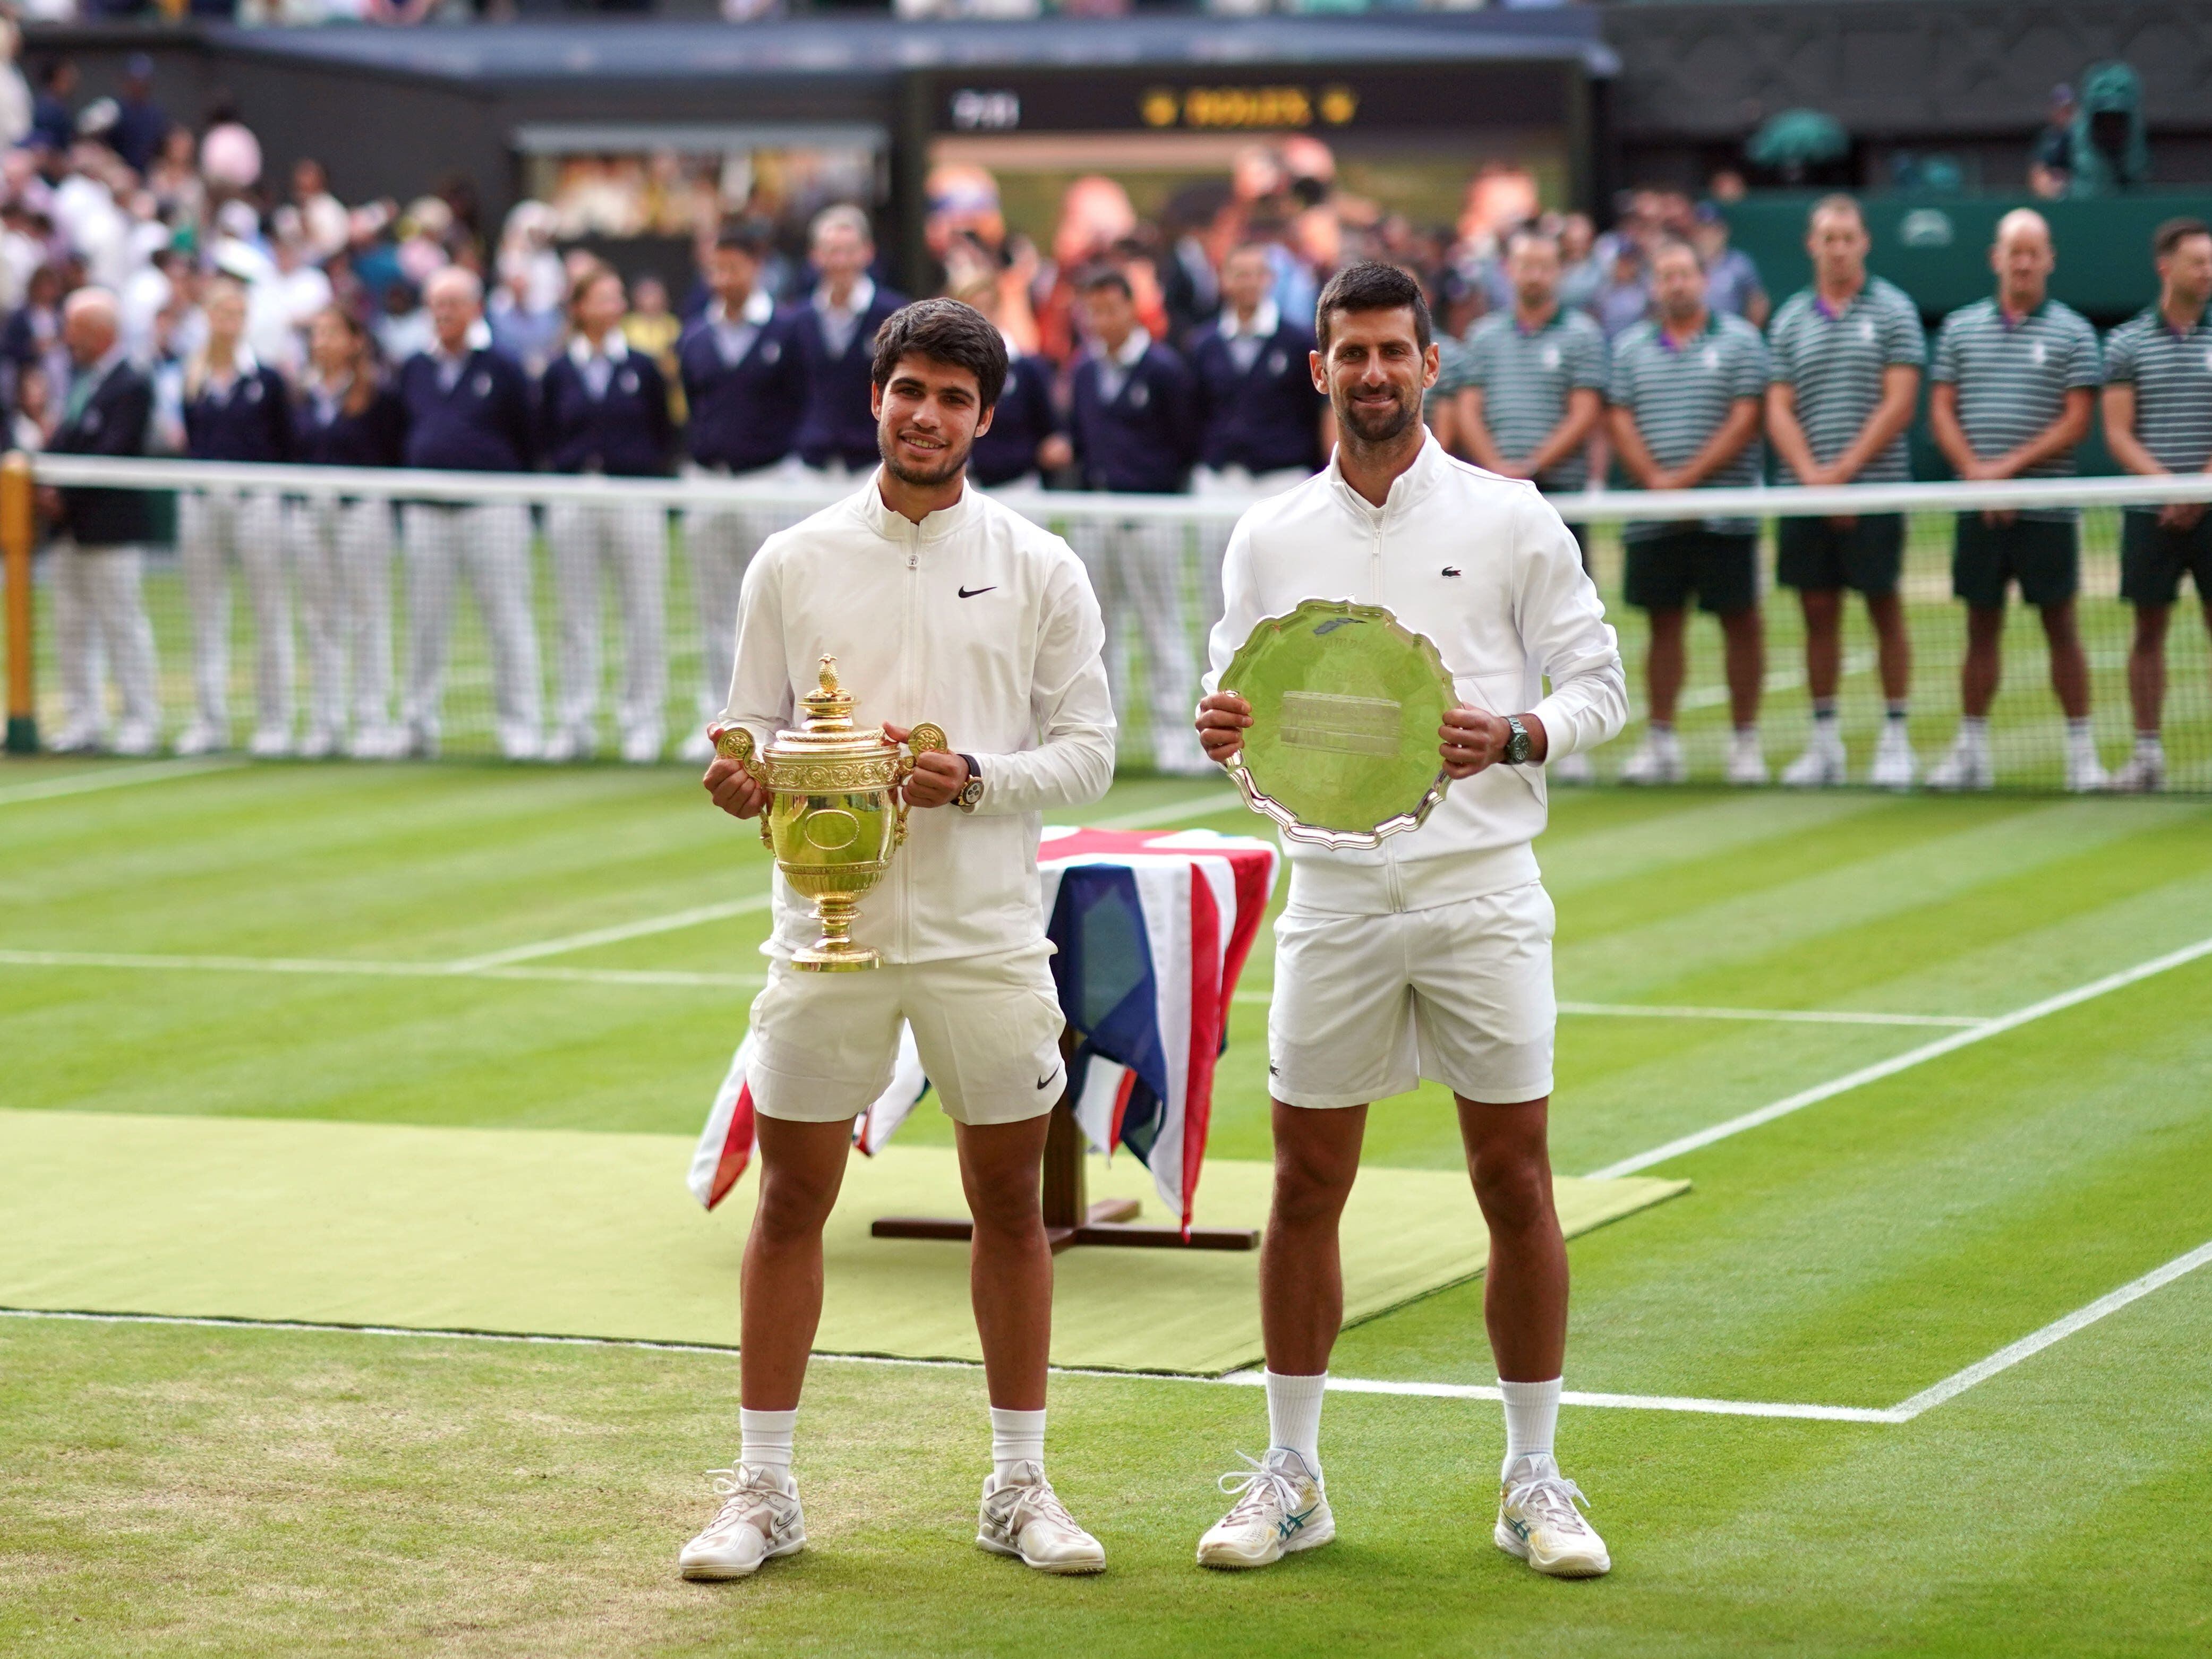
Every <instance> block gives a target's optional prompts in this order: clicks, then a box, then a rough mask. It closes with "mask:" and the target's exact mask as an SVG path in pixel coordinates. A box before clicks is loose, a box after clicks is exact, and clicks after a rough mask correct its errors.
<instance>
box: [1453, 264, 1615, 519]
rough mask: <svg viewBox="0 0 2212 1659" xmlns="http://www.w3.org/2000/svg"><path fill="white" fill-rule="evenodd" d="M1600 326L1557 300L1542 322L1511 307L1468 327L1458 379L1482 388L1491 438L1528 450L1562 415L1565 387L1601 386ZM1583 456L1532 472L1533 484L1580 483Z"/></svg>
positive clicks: (1584, 473) (1513, 450) (1513, 449)
mask: <svg viewBox="0 0 2212 1659" xmlns="http://www.w3.org/2000/svg"><path fill="white" fill-rule="evenodd" d="M1607 356H1608V354H1607V350H1606V345H1605V331H1604V330H1602V329H1601V328H1600V327H1599V326H1598V325H1596V324H1595V323H1594V322H1592V321H1591V320H1590V319H1589V318H1588V317H1585V316H1584V315H1583V313H1581V312H1579V311H1569V310H1568V309H1567V308H1566V307H1564V306H1562V307H1559V309H1558V310H1556V311H1554V312H1553V313H1552V319H1551V320H1550V321H1549V322H1547V323H1546V324H1545V325H1543V327H1541V328H1537V329H1527V328H1523V327H1522V326H1521V321H1520V319H1518V318H1517V317H1516V316H1515V315H1514V314H1513V313H1511V312H1510V311H1494V312H1492V313H1491V314H1490V315H1489V316H1487V317H1485V318H1484V319H1482V320H1481V321H1480V322H1479V323H1477V324H1476V325H1474V327H1473V328H1471V329H1469V330H1468V336H1467V342H1466V344H1465V347H1464V349H1462V354H1461V360H1460V384H1461V385H1462V386H1479V387H1480V388H1481V390H1482V423H1483V424H1484V425H1485V426H1486V427H1488V428H1490V436H1491V441H1492V442H1494V443H1495V444H1496V445H1497V446H1498V449H1499V451H1500V452H1501V453H1504V454H1506V455H1508V456H1510V457H1513V458H1514V459H1520V458H1521V457H1522V456H1526V455H1529V454H1533V453H1534V452H1535V449H1536V446H1537V445H1539V444H1541V443H1542V442H1543V441H1544V440H1545V439H1547V438H1548V437H1550V436H1551V435H1552V433H1553V429H1554V428H1556V427H1558V425H1559V422H1561V421H1563V420H1565V419H1566V417H1567V394H1568V393H1569V392H1573V391H1576V390H1577V389H1578V388H1581V387H1584V386H1587V387H1589V389H1590V390H1592V391H1594V392H1598V393H1600V394H1602V393H1603V392H1604V391H1605V389H1606V377H1607V368H1608V365H1607V361H1606V359H1607ZM1588 482H1589V461H1588V460H1587V459H1586V458H1585V457H1584V456H1583V454H1582V453H1581V452H1579V451H1577V453H1574V454H1572V455H1570V456H1568V457H1566V458H1565V459H1564V460H1562V461H1560V462H1559V465H1557V466H1554V467H1553V468H1552V470H1551V471H1548V472H1547V473H1545V474H1544V476H1543V477H1541V478H1539V479H1537V480H1536V487H1537V488H1538V489H1545V490H1556V489H1582V488H1583V485H1584V484H1585V483H1588Z"/></svg>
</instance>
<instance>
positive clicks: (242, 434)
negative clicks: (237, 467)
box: [185, 364, 292, 461]
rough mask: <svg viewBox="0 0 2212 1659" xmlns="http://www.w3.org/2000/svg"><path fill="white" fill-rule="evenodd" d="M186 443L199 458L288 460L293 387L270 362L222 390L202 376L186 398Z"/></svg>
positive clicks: (243, 375) (201, 459) (196, 457)
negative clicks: (192, 393) (194, 392)
mask: <svg viewBox="0 0 2212 1659" xmlns="http://www.w3.org/2000/svg"><path fill="white" fill-rule="evenodd" d="M185 451H186V453H189V454H190V455H191V458H192V459H194V460H196V461H289V460H290V459H292V392H291V388H290V387H289V386H286V385H285V384H284V377H283V375H281V374H278V373H277V372H276V370H275V369H273V368H269V367H268V366H267V365H266V364H264V365H261V366H259V367H257V368H255V369H254V371H253V373H252V374H240V375H239V376H237V377H236V378H235V379H234V380H232V381H231V383H230V385H229V386H228V387H227V388H225V389H224V390H222V391H221V392H218V391H216V388H215V386H214V384H213V383H212V382H210V381H202V382H201V384H200V389H199V392H198V393H197V395H196V396H193V397H190V398H185Z"/></svg>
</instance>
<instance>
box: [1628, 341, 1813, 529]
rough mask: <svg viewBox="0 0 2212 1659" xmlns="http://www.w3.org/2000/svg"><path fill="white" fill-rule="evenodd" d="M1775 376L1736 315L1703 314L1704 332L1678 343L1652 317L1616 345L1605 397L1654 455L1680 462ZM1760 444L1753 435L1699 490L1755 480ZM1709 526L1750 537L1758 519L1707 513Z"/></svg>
mask: <svg viewBox="0 0 2212 1659" xmlns="http://www.w3.org/2000/svg"><path fill="white" fill-rule="evenodd" d="M1771 378H1772V375H1771V372H1770V370H1769V368H1768V359H1767V355H1766V342H1765V341H1764V340H1762V339H1760V338H1759V331H1758V330H1757V329H1755V328H1753V326H1752V325H1750V324H1749V323H1747V322H1746V321H1744V319H1742V318H1741V317H1731V316H1727V315H1723V313H1719V312H1713V313H1709V314H1708V316H1707V318H1706V319H1705V329H1704V331H1702V332H1700V333H1699V334H1695V335H1692V337H1690V338H1689V339H1687V340H1686V341H1684V342H1683V343H1681V344H1680V345H1676V344H1675V343H1674V342H1673V341H1672V340H1670V339H1668V337H1667V333H1666V331H1665V330H1664V329H1662V327H1661V326H1660V325H1659V324H1658V323H1656V322H1642V323H1638V324H1637V325H1634V326H1633V327H1632V328H1631V329H1629V330H1628V331H1627V332H1626V333H1625V334H1623V335H1622V336H1621V337H1620V340H1619V341H1618V342H1617V343H1615V344H1614V346H1613V374H1612V377H1611V380H1610V382H1609V384H1608V386H1607V393H1606V396H1607V401H1608V402H1610V403H1611V404H1613V406H1614V407H1615V408H1617V409H1625V410H1627V411H1628V414H1629V417H1630V418H1631V419H1632V420H1633V421H1634V422H1636V430H1637V432H1638V435H1641V436H1642V438H1643V440H1644V447H1645V448H1647V449H1649V450H1650V452H1651V459H1653V460H1655V461H1656V462H1658V463H1659V465H1662V466H1665V467H1675V466H1680V465H1682V464H1683V463H1684V462H1685V461H1686V460H1688V459H1690V458H1691V457H1692V455H1695V454H1696V453H1698V452H1699V450H1700V449H1703V448H1704V447H1705V441H1706V440H1707V439H1709V438H1711V436H1712V435H1713V434H1714V433H1716V432H1717V431H1718V430H1720V428H1721V426H1722V424H1723V422H1726V421H1727V419H1728V417H1729V411H1730V410H1733V409H1734V408H1735V405H1736V404H1737V403H1738V401H1739V400H1741V399H1742V398H1760V397H1764V396H1765V392H1766V384H1767V382H1768V380H1771ZM1759 460H1760V447H1759V439H1758V438H1757V437H1756V436H1753V439H1752V440H1751V441H1750V442H1749V443H1747V444H1746V445H1745V446H1744V447H1743V448H1742V449H1741V451H1740V452H1738V453H1737V455H1736V457H1735V459H1734V460H1732V461H1730V462H1729V464H1728V465H1725V466H1723V467H1720V468H1718V469H1717V470H1716V471H1714V472H1713V474H1712V476H1711V477H1709V478H1707V479H1706V480H1705V482H1704V483H1702V484H1700V485H1699V488H1700V489H1741V488H1743V487H1745V486H1747V485H1750V484H1754V483H1758V482H1759ZM1704 524H1705V528H1706V529H1708V530H1717V531H1722V532H1728V533H1730V534H1735V535H1749V534H1753V533H1754V532H1756V531H1757V530H1758V528H1759V523H1758V520H1755V519H1707V520H1704ZM1680 528H1682V526H1680V525H1672V524H1667V523H1663V522H1662V523H1648V524H1627V525H1624V526H1621V534H1622V535H1623V536H1624V537H1626V538H1628V539H1629V540H1631V541H1636V540H1640V539H1643V538H1648V537H1652V536H1662V535H1665V534H1666V533H1667V532H1668V531H1670V530H1678V529H1680Z"/></svg>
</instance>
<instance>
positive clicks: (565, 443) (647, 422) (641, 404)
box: [538, 350, 675, 478]
mask: <svg viewBox="0 0 2212 1659" xmlns="http://www.w3.org/2000/svg"><path fill="white" fill-rule="evenodd" d="M613 367H614V373H613V374H611V375H610V376H609V377H608V379H607V395H606V396H605V397H604V398H594V397H593V396H592V391H591V388H590V387H589V386H586V384H585V383H584V371H583V370H582V369H580V368H578V367H577V366H576V360H575V359H574V357H571V356H569V355H568V353H567V352H566V351H563V352H562V353H561V354H560V355H559V356H556V357H555V358H554V359H553V361H552V362H550V363H548V364H547V365H546V366H545V378H544V380H541V381H539V382H538V452H539V453H541V454H543V455H544V457H545V465H547V466H549V467H550V468H551V469H552V470H553V471H556V472H604V473H606V474H607V475H608V476H609V477H617V478H649V477H659V476H661V475H663V474H665V473H666V472H667V471H668V460H669V454H670V452H671V449H672V448H673V447H674V439H675V428H674V426H673V424H672V423H671V421H670V420H669V418H668V382H667V381H666V380H663V379H662V378H661V374H660V368H659V365H658V364H656V363H655V362H653V359H652V358H650V357H648V356H646V355H645V353H643V352H642V351H636V350H632V351H630V352H629V354H628V355H627V356H624V357H623V360H622V361H621V362H618V363H616V364H615V365H614V366H613Z"/></svg>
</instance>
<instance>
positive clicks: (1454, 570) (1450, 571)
mask: <svg viewBox="0 0 2212 1659" xmlns="http://www.w3.org/2000/svg"><path fill="white" fill-rule="evenodd" d="M1444 574H1445V575H1447V576H1456V575H1458V574H1459V567H1458V566H1457V565H1455V564H1448V565H1446V566H1445V567H1444Z"/></svg>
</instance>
